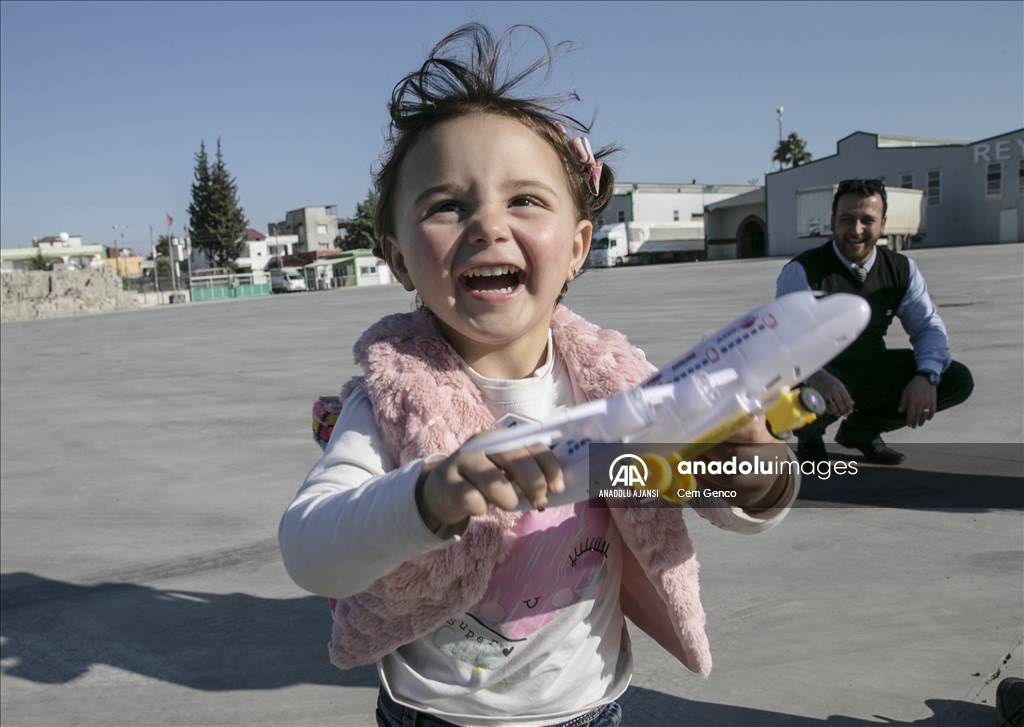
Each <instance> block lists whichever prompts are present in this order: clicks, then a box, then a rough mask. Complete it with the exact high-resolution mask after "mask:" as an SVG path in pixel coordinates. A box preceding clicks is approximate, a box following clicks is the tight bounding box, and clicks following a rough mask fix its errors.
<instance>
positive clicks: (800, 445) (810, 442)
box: [796, 436, 828, 462]
mask: <svg viewBox="0 0 1024 727" xmlns="http://www.w3.org/2000/svg"><path fill="white" fill-rule="evenodd" d="M796 457H797V459H799V460H800V461H801V462H828V450H826V449H825V440H824V439H822V438H821V436H817V437H815V436H810V437H801V438H799V439H797V442H796Z"/></svg>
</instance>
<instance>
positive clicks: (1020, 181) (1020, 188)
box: [1017, 159, 1024, 194]
mask: <svg viewBox="0 0 1024 727" xmlns="http://www.w3.org/2000/svg"><path fill="white" fill-rule="evenodd" d="M1017 194H1024V159H1020V160H1018V164H1017Z"/></svg>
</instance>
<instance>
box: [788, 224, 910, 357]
mask: <svg viewBox="0 0 1024 727" xmlns="http://www.w3.org/2000/svg"><path fill="white" fill-rule="evenodd" d="M875 252H876V255H875V263H874V265H872V266H871V270H869V271H868V277H867V278H866V279H865V280H864V282H863V283H861V282H860V281H859V280H857V278H856V277H855V276H854V274H853V273H852V272H851V271H850V268H849V267H848V266H847V265H846V264H845V263H844V262H843V261H841V260H840V259H839V256H838V255H836V253H835V250H833V249H832V241H831V240H829V241H828V242H826V243H825V244H824V245H822V246H821V247H816V248H813V249H811V250H808V251H806V252H804V253H802V254H800V255H799V256H797V257H796V258H795V260H796V262H798V263H800V264H801V265H802V266H803V268H804V271H805V272H806V273H807V283H808V285H810V287H811V290H821V291H824V292H826V293H828V294H830V295H831V294H832V293H851V294H853V295H859V296H860V297H861V298H864V299H866V300H867V302H868V305H870V306H871V322H870V323H868V327H867V328H865V329H864V332H863V333H862V334H860V337H859V338H858V339H857V340H856V341H854V343H853V344H852V345H851V346H850V347H849V348H847V349H846V350H845V351H843V352H842V353H841V354H839V355H838V356H836V358H835V359H833V360H832V362H831V363H830V364H829V368H836V369H840V370H844V371H851V372H862V367H864V366H866V365H868V364H870V363H871V361H872V360H873V359H874V358H875V357H876V356H877V355H878V354H879V353H881V352H882V351H884V350H885V333H886V331H888V330H889V324H891V323H892V319H893V317H895V315H896V309H897V308H898V307H899V304H900V301H902V300H903V296H904V295H906V293H907V288H908V287H909V285H910V261H909V260H907V258H906V257H904V256H903V255H900V254H899V253H895V252H892V251H891V250H889V248H887V247H875Z"/></svg>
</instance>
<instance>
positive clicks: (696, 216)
mask: <svg viewBox="0 0 1024 727" xmlns="http://www.w3.org/2000/svg"><path fill="white" fill-rule="evenodd" d="M703 219H704V213H703V212H693V213H692V214H691V215H690V222H700V221H701V220H703Z"/></svg>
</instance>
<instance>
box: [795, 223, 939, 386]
mask: <svg viewBox="0 0 1024 727" xmlns="http://www.w3.org/2000/svg"><path fill="white" fill-rule="evenodd" d="M832 251H833V252H835V254H836V257H838V258H839V259H840V260H841V261H842V262H843V264H844V265H846V266H847V267H849V268H850V269H851V270H852V269H853V268H854V267H856V265H855V264H854V263H851V262H850V261H849V260H847V259H846V258H844V257H843V256H842V253H840V252H839V248H838V247H836V242H835V240H833V241H832ZM877 257H878V252H877V251H876V250H874V249H872V250H871V257H869V258H868V261H867V262H866V263H864V265H863V266H862V267H863V268H864V269H865V270H868V271H870V270H871V268H872V267H874V264H875V259H876V258H877ZM907 260H908V262H909V263H910V284H909V285H908V286H907V292H906V294H905V295H904V296H903V300H901V301H900V304H899V306H898V307H897V308H896V317H897V318H899V319H900V323H901V324H902V325H903V330H904V331H906V332H907V335H908V336H910V345H911V346H913V347H914V360H915V361H916V362H917V370H918V371H931V372H933V373H936V374H941V373H942V372H943V371H945V370H946V369H947V368H949V363H950V361H952V357H951V356H950V355H949V337H948V336H947V335H946V327H945V326H944V325H943V324H942V319H941V318H939V312H938V311H937V310H936V308H935V304H933V303H932V299H931V298H929V297H928V286H927V284H926V283H925V282H924V276H923V275H921V273H920V271H919V270H918V269H917V264H916V263H915V262H914V261H913V260H911V259H910V258H907ZM810 289H811V286H810V285H809V284H808V283H807V271H805V270H804V266H803V265H801V264H800V263H798V262H796V261H795V260H794V261H791V262H789V263H787V264H786V266H785V267H783V268H782V272H781V273H779V279H778V280H777V281H776V283H775V297H776V298H778V297H779V296H782V295H786V294H787V293H795V292H796V291H798V290H810Z"/></svg>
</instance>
